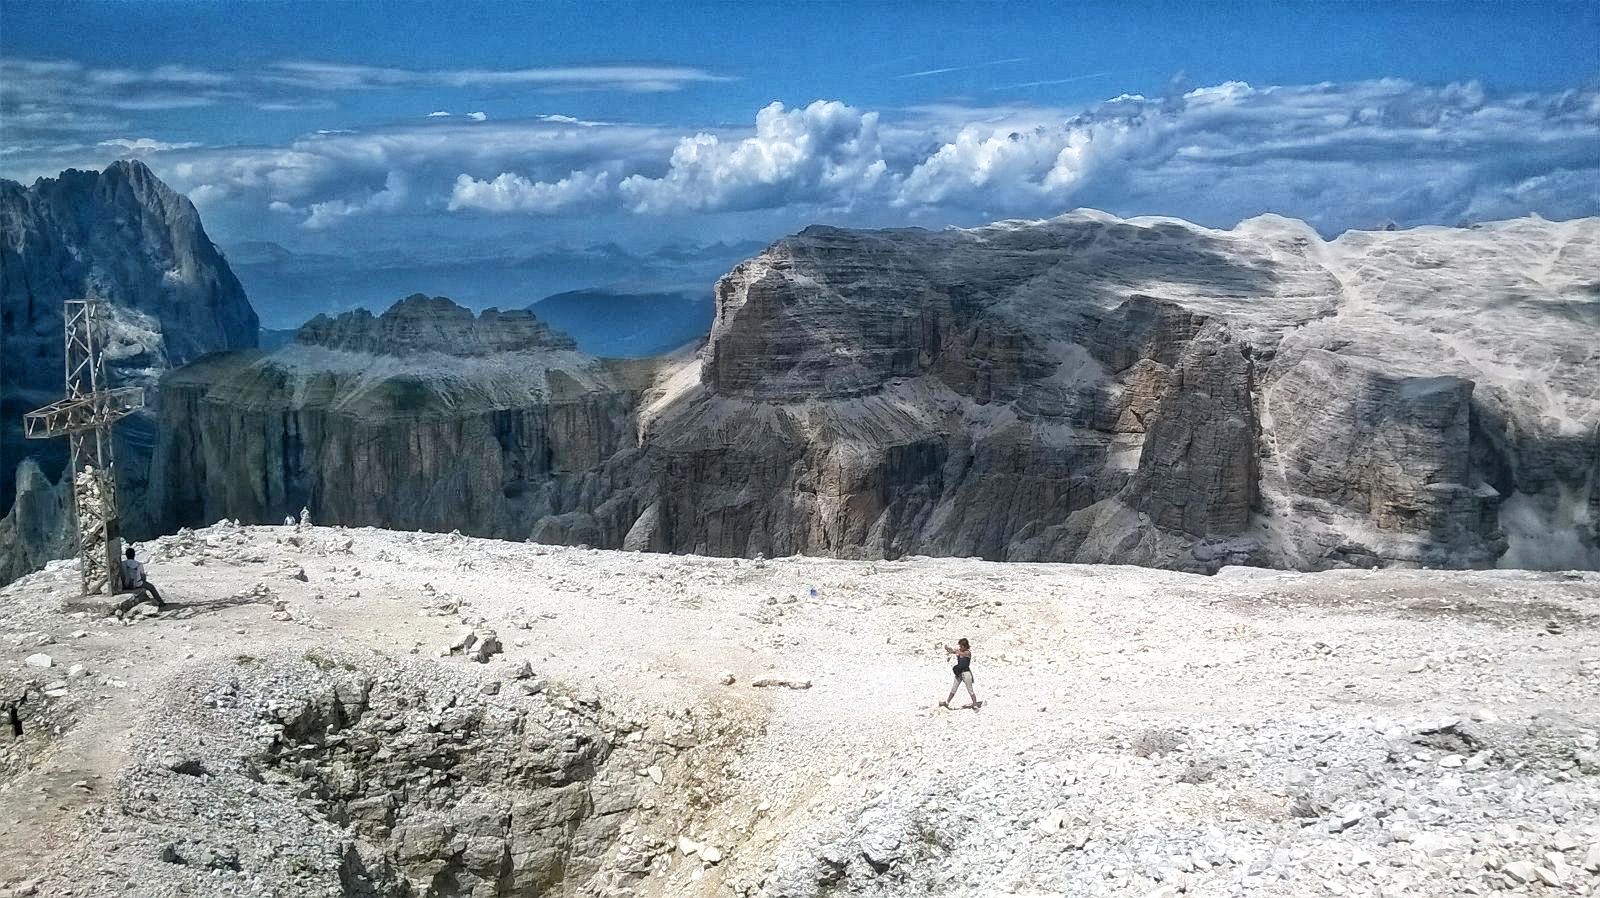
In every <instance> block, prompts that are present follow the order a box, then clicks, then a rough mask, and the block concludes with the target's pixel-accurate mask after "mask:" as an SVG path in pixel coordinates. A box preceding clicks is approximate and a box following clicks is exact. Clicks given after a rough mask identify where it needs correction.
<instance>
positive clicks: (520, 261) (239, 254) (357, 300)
mask: <svg viewBox="0 0 1600 898" xmlns="http://www.w3.org/2000/svg"><path fill="white" fill-rule="evenodd" d="M763 246H765V244H764V243H758V242H742V243H714V244H710V245H705V246H691V245H668V246H663V247H660V248H658V249H655V250H651V251H648V252H630V251H628V250H626V249H624V248H622V247H620V246H617V245H616V244H609V243H603V244H595V245H591V246H582V247H567V246H552V247H543V248H528V247H514V248H513V247H489V248H487V249H484V250H482V251H480V252H478V253H476V254H474V255H471V256H463V255H461V254H460V253H458V252H453V251H442V250H441V251H439V252H438V253H436V254H432V255H428V254H420V253H418V252H414V251H411V250H409V249H408V250H406V251H394V252H388V251H374V252H370V253H362V254H357V255H336V254H329V253H320V252H300V251H298V250H295V249H294V248H292V247H285V246H282V245H280V244H277V243H270V242H262V241H254V242H245V243H239V244H235V245H233V246H229V247H227V248H226V251H227V258H228V262H229V264H230V265H231V266H232V268H233V270H234V272H235V273H236V274H238V276H239V280H240V281H241V282H243V284H244V285H245V288H246V289H247V290H249V292H250V299H251V301H252V302H253V303H254V304H255V307H256V310H257V311H258V312H259V313H260V315H261V324H262V326H263V327H267V328H294V327H298V326H300V325H301V324H303V323H304V322H305V321H307V320H308V319H310V318H312V317H314V316H316V315H319V314H324V315H330V316H336V315H338V314H339V313H341V312H346V311H349V310H351V309H356V308H372V309H380V308H387V307H388V305H389V303H391V302H393V300H394V298H395V297H396V296H406V295H408V294H411V293H418V292H421V293H427V294H430V295H433V294H441V295H447V296H450V297H451V298H452V299H454V300H455V301H456V302H459V303H460V304H462V305H463V306H466V307H468V308H470V309H474V310H477V311H482V310H483V309H486V308H489V307H491V306H492V307H496V308H502V309H504V308H518V307H522V306H524V305H525V304H527V303H528V302H530V301H533V300H535V299H537V298H538V297H542V296H548V295H550V294H552V293H560V292H562V291H569V290H590V289H595V288H596V287H603V289H605V290H607V291H610V292H614V293H619V294H622V293H626V294H647V293H656V294H666V293H674V292H683V293H690V294H698V293H699V292H702V291H703V292H704V293H706V294H709V293H710V292H711V286H712V284H714V283H716V280H717V278H719V277H721V276H722V275H723V274H725V273H726V272H727V271H728V270H729V269H730V268H732V267H733V266H734V265H736V264H738V263H739V262H740V261H742V260H743V259H745V258H748V257H749V256H752V255H754V254H755V253H758V252H760V251H761V249H762V247H763ZM707 301H708V302H709V300H707ZM709 321H710V318H709V316H708V317H707V318H706V322H707V323H709ZM700 330H701V331H702V332H704V330H705V328H704V327H702V328H701V329H700Z"/></svg>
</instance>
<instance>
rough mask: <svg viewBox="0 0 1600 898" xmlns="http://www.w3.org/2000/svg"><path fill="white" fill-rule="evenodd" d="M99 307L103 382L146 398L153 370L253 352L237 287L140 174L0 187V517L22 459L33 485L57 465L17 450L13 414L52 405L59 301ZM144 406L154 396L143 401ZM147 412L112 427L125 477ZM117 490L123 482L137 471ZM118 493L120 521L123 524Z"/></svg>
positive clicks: (254, 324)
mask: <svg viewBox="0 0 1600 898" xmlns="http://www.w3.org/2000/svg"><path fill="white" fill-rule="evenodd" d="M84 297H94V298H98V299H101V300H103V301H104V302H105V312H106V317H107V319H108V327H107V328H106V332H105V335H104V336H105V341H106V342H105V346H104V350H105V360H106V369H107V371H106V373H107V376H108V378H109V379H110V381H111V382H112V383H113V384H118V385H138V386H143V387H146V388H154V387H155V385H156V382H157V379H158V378H159V377H160V375H161V372H163V371H165V370H166V369H168V368H173V367H177V366H179V365H183V364H185V363H187V362H190V361H193V360H194V359H197V358H200V357H201V356H204V355H207V354H209V353H214V352H218V351H222V350H230V349H246V348H251V347H254V346H255V345H256V335H257V332H258V330H259V321H258V320H257V318H256V313H255V310H254V309H253V308H251V306H250V301H249V299H247V298H246V297H245V293H244V288H243V287H242V286H241V285H240V284H239V280H238V278H237V277H235V276H234V273H233V271H232V270H231V269H230V268H229V267H228V262H227V260H226V259H224V258H223V257H222V254H221V253H220V252H219V251H218V250H217V247H216V246H215V245H214V244H213V243H212V242H211V239H210V238H209V237H208V236H207V235H206V232H205V228H204V227H202V225H201V223H200V213H199V212H198V211H197V210H196V209H195V207H194V205H193V204H192V203H190V202H189V200H188V199H186V198H185V197H184V196H183V195H182V194H180V193H178V192H177V191H175V190H173V189H172V188H171V187H168V186H167V185H166V184H164V183H162V181H161V179H160V178H158V177H156V175H155V173H154V172H152V171H151V170H150V169H149V168H147V167H146V166H145V165H144V163H142V162H138V161H134V160H128V161H121V162H114V163H112V164H110V165H108V166H106V168H105V169H104V170H103V171H79V170H77V169H68V170H66V171H64V172H62V173H61V174H60V175H59V176H58V177H55V178H39V179H38V180H36V181H34V182H33V184H31V185H27V186H24V185H22V184H19V183H17V182H16V181H9V180H4V179H0V406H3V407H4V408H5V409H6V415H7V417H9V418H10V419H11V426H9V427H5V428H0V512H3V511H4V510H5V509H7V508H9V507H10V505H11V501H12V495H13V493H14V488H13V484H14V482H15V481H14V480H13V477H14V472H15V470H16V466H17V464H18V462H19V461H20V460H21V459H22V458H24V457H28V456H35V457H37V458H38V459H39V464H40V467H41V468H42V470H43V473H44V475H45V477H46V478H48V479H54V478H55V477H57V476H58V475H59V473H60V471H61V468H62V467H63V466H64V464H65V457H66V451H65V448H64V447H63V446H61V445H59V444H57V441H45V442H37V443H34V442H24V441H23V440H22V434H21V431H20V429H19V428H17V427H16V422H17V419H16V418H15V417H12V416H13V410H14V409H15V410H16V412H15V414H18V415H20V413H21V409H22V408H24V407H32V406H34V405H38V404H41V403H42V402H44V401H47V400H49V399H51V398H54V397H56V396H58V395H60V391H61V389H62V380H61V370H62V357H61V353H62V340H61V329H62V321H61V309H62V302H63V301H64V300H69V299H80V298H84ZM146 398H147V402H148V403H149V404H150V405H151V406H152V407H153V406H154V405H155V404H156V400H155V396H154V394H151V395H149V396H147V397H146ZM150 426H151V419H150V418H149V416H148V414H145V415H135V416H133V417H132V418H130V419H128V420H126V421H124V422H123V423H122V424H121V425H119V427H118V429H117V432H118V434H119V437H118V440H119V442H118V449H117V455H118V461H119V463H120V465H121V466H122V468H123V470H124V471H129V472H137V471H138V470H139V469H140V467H141V466H142V465H143V464H145V462H146V461H147V459H148V455H149V452H150V447H151V445H152V444H153V442H154V434H153V433H152V432H150V429H149V428H150ZM129 476H130V479H131V480H132V481H133V482H134V483H135V484H137V482H138V480H139V479H140V478H139V477H138V475H137V473H131V474H130V475H129ZM136 493H137V486H134V487H131V488H130V489H129V490H128V493H127V497H126V502H125V504H124V509H123V510H124V515H123V523H124V526H125V528H126V529H129V530H130V531H131V532H137V527H136V526H135V525H133V524H130V520H132V519H133V517H134V516H135V515H136V512H137V509H138V506H139V499H138V497H137V495H136Z"/></svg>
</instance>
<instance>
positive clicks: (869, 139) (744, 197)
mask: <svg viewBox="0 0 1600 898" xmlns="http://www.w3.org/2000/svg"><path fill="white" fill-rule="evenodd" d="M886 168H887V164H886V163H885V162H884V160H883V152H882V149H881V147H880V146H879V142H878V114H877V113H875V112H865V113H864V112H861V111H859V110H857V109H854V108H852V107H850V106H846V105H845V104H843V103H839V102H836V101H823V100H818V101H816V102H814V103H812V104H811V105H810V106H807V107H805V108H804V109H786V108H785V107H784V105H783V104H782V103H772V104H771V105H769V106H767V107H766V108H764V109H762V110H761V111H760V112H758V113H757V114H756V133H755V135H754V136H753V137H747V138H744V139H742V140H724V139H723V138H721V137H719V136H717V135H715V134H709V133H700V134H696V135H695V136H693V137H685V138H683V139H682V140H680V141H679V142H678V145H677V147H676V148H674V149H673V151H672V156H671V158H670V159H668V160H667V172H666V174H665V175H663V176H661V177H658V178H652V177H647V176H645V175H642V174H636V175H631V176H629V177H627V178H625V179H624V180H623V181H622V182H621V183H620V184H619V185H618V187H619V190H620V191H621V193H622V196H623V198H624V199H625V201H626V202H627V203H628V205H629V207H630V208H632V209H633V211H635V212H668V211H678V210H699V211H715V210H723V209H757V208H765V207H771V206H775V205H783V204H788V203H803V204H814V205H818V206H822V207H828V208H846V207H849V206H850V205H851V203H852V202H853V201H854V200H855V199H856V198H858V197H861V196H864V195H866V194H868V193H870V192H871V191H872V190H873V189H874V187H875V186H876V185H877V183H878V181H879V180H880V179H881V178H882V177H883V175H884V172H885V170H886Z"/></svg>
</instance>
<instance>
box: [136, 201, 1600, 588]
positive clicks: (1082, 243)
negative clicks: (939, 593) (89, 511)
mask: <svg viewBox="0 0 1600 898" xmlns="http://www.w3.org/2000/svg"><path fill="white" fill-rule="evenodd" d="M1596 271H1600V220H1596V219H1584V220H1575V221H1569V222H1548V221H1543V220H1540V219H1537V218H1529V219H1521V220H1515V221H1506V222H1497V223H1489V224H1484V225H1478V226H1473V227H1467V228H1438V227H1430V228H1418V229H1415V230H1410V231H1375V232H1349V233H1346V234H1344V235H1342V236H1341V237H1339V238H1338V239H1336V240H1332V241H1326V240H1323V239H1322V238H1321V237H1319V236H1318V235H1317V234H1316V233H1314V232H1313V231H1312V230H1311V229H1310V228H1308V227H1306V226H1305V225H1303V224H1301V223H1299V222H1295V221H1290V220H1287V219H1283V218H1278V217H1274V216H1263V217H1260V218H1256V219H1251V220H1249V221H1246V222H1243V223H1241V224H1240V225H1239V226H1238V227H1236V228H1234V229H1233V230H1229V231H1219V230H1211V229H1206V228H1201V227H1197V226H1195V225H1191V224H1188V223H1185V222H1182V221H1177V220H1173V219H1162V218H1140V219H1130V220H1122V219H1117V218H1114V217H1112V216H1109V215H1105V214H1102V213H1097V212H1090V211H1079V212H1074V213H1071V214H1068V215H1064V216H1061V217H1059V218H1055V219H1051V220H1048V221H1036V222H1002V223H998V224H995V225H991V226H988V227H983V228H977V229H971V230H960V229H950V230H945V231H939V232H929V231H922V230H895V231H849V230H840V229H834V228H826V227H813V228H808V229H807V230H805V231H803V232H801V233H800V234H797V235H795V236H792V237H788V238H785V239H783V240H780V241H778V242H777V243H775V244H773V245H772V246H771V247H769V248H768V249H767V250H766V251H765V252H762V253H761V254H759V255H757V256H755V257H753V258H751V259H749V260H747V261H746V262H744V263H742V264H740V265H739V266H737V267H736V268H734V269H733V271H731V272H730V273H729V274H727V275H726V276H725V277H724V278H722V280H721V281H720V282H719V284H718V286H717V291H716V316H715V320H714V322H713V324H712V328H711V332H710V334H709V337H708V339H707V341H706V343H705V344H704V346H703V347H701V348H700V349H699V350H698V351H694V352H688V351H686V352H683V353H680V354H677V355H673V356H668V357H659V358H655V359H646V360H630V361H626V362H623V361H616V360H602V359H598V358H594V357H591V356H585V355H582V354H580V353H577V352H575V351H574V350H573V349H572V348H571V346H570V344H567V343H562V342H561V341H559V340H556V339H555V338H554V337H553V335H546V336H543V337H540V338H538V339H532V340H528V341H524V338H523V336H519V335H522V334H523V333H524V331H525V330H528V329H531V330H532V331H537V332H539V333H541V334H544V333H545V332H543V331H539V330H538V326H537V325H536V324H533V323H530V321H528V320H524V319H522V318H518V317H515V316H516V315H518V314H521V313H494V315H489V316H487V317H486V318H479V319H472V318H471V315H470V313H467V312H466V311H465V310H462V309H459V308H458V307H455V306H454V305H453V304H451V303H448V302H446V301H443V300H440V299H435V300H431V301H427V302H424V301H423V300H422V299H419V298H417V297H413V298H411V299H408V300H406V301H405V302H402V303H401V304H399V305H397V306H396V307H395V308H394V309H391V310H390V311H388V312H386V313H384V314H383V315H380V316H377V317H372V316H358V317H342V318H341V319H339V321H336V322H334V321H327V320H321V321H315V322H312V323H311V324H310V325H307V327H305V328H303V329H302V330H301V332H300V335H299V337H298V340H297V342H296V344H294V345H292V346H289V347H286V348H284V349H282V350H279V351H278V352H276V353H272V354H261V353H253V352H235V353H229V354H221V355H215V356H211V357H208V358H206V359H204V360H201V361H199V362H197V363H195V364H193V365H190V366H188V367H186V368H183V369H180V370H177V371H174V372H172V373H171V374H169V375H167V376H166V377H165V379H164V380H163V383H162V388H161V389H162V394H163V396H164V397H165V398H164V401H163V404H162V412H161V413H162V415H163V418H162V421H161V425H160V432H161V433H162V435H163V441H162V444H161V445H160V446H159V447H158V449H157V453H156V459H155V462H154V466H153V468H152V471H151V474H150V478H151V481H152V493H153V495H154V497H155V498H154V499H153V500H152V502H153V508H154V509H156V510H158V513H159V515H160V520H161V522H162V525H163V527H164V528H165V529H167V530H170V529H172V528H174V527H176V526H180V525H182V526H199V525H204V524H207V523H210V522H212V521H216V520H219V519H223V518H238V519H240V520H244V521H254V522H274V521H280V520H282V519H283V518H284V517H285V516H287V515H292V514H295V513H297V512H298V510H299V509H300V508H302V507H309V508H310V510H311V511H312V513H313V515H314V517H315V518H316V519H317V520H319V521H328V522H330V523H339V524H347V525H367V524H370V525H379V526H390V527H398V528H403V529H412V528H422V529H428V530H437V531H447V530H451V529H460V530H461V531H462V532H464V533H468V534H474V535H482V536H491V537H497V538H506V539H519V540H522V539H527V540H533V541H536V542H543V543H550V544H565V545H588V546H596V547H609V548H624V549H636V550H648V551H658V552H671V553H696V554H709V555H722V556H743V557H755V556H766V557H776V556H786V555H794V554H804V555H825V556H833V557H839V558H856V559H876V558H897V557H904V556H908V555H932V556H961V557H966V556H976V557H981V558H985V559H990V560H1004V561H1072V562H1103V563H1131V564H1140V565H1146V566H1153V567H1163V568H1175V569H1180V570H1191V571H1215V570H1217V569H1219V568H1220V567H1222V566H1224V565H1227V564H1249V565H1258V566H1267V567H1278V568H1290V569H1303V570H1316V569H1324V568H1333V567H1347V566H1355V567H1368V566H1381V565H1404V566H1418V567H1445V568H1487V567H1496V566H1500V567H1514V568H1529V569H1551V570H1560V569H1595V568H1597V567H1600V281H1597V280H1596V274H1595V272H1596ZM486 315H487V313H486ZM463 316H465V317H463ZM442 322H456V323H458V324H460V325H461V329H460V330H459V332H458V333H456V334H455V336H454V337H453V338H452V339H451V340H448V341H445V342H437V341H436V342H435V343H433V344H430V345H428V346H427V347H412V346H410V345H409V344H407V343H405V342H404V341H401V342H395V340H396V339H398V335H399V334H401V333H408V332H409V330H410V329H422V330H428V329H434V328H439V327H443V326H444V325H443V324H442ZM469 322H470V323H469ZM451 326H452V327H454V326H456V325H455V324H452V325H451ZM407 339H409V338H407ZM422 349H425V350H426V351H425V352H421V354H420V355H419V351H420V350H422Z"/></svg>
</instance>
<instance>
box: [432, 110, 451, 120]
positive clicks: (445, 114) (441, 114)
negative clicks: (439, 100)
mask: <svg viewBox="0 0 1600 898" xmlns="http://www.w3.org/2000/svg"><path fill="white" fill-rule="evenodd" d="M449 117H450V113H448V112H445V111H443V110H440V111H438V112H430V113H428V118H449Z"/></svg>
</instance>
